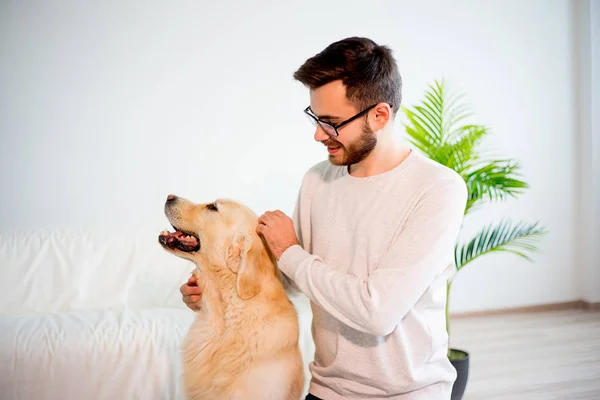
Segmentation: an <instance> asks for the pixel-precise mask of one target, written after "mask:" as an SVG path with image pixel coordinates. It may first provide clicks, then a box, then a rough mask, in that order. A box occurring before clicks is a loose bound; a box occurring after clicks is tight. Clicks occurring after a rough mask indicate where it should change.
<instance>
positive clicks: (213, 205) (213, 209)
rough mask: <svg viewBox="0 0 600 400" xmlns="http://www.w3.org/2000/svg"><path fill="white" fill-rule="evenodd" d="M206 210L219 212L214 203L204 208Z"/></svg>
mask: <svg viewBox="0 0 600 400" xmlns="http://www.w3.org/2000/svg"><path fill="white" fill-rule="evenodd" d="M206 208H208V209H209V210H210V211H219V209H218V208H217V204H216V203H210V204H208V205H207V206H206Z"/></svg>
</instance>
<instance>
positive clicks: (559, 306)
mask: <svg viewBox="0 0 600 400" xmlns="http://www.w3.org/2000/svg"><path fill="white" fill-rule="evenodd" d="M561 310H585V311H600V303H591V302H589V301H585V300H574V301H566V302H560V303H548V304H539V305H534V306H524V307H512V308H501V309H494V310H483V311H466V312H457V313H451V314H450V317H451V318H464V317H485V316H489V315H501V314H519V313H529V312H543V311H561Z"/></svg>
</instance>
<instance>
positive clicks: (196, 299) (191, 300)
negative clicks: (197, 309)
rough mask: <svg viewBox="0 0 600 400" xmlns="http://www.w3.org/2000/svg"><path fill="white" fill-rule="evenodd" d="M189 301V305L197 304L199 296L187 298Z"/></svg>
mask: <svg viewBox="0 0 600 400" xmlns="http://www.w3.org/2000/svg"><path fill="white" fill-rule="evenodd" d="M188 299H189V303H194V304H195V303H197V302H199V301H200V296H199V295H192V296H190V297H188Z"/></svg>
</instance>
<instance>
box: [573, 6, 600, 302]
mask: <svg viewBox="0 0 600 400" xmlns="http://www.w3.org/2000/svg"><path fill="white" fill-rule="evenodd" d="M575 5H576V7H575V10H576V12H575V21H577V22H578V23H577V29H576V35H577V36H576V38H577V39H578V44H579V45H578V47H577V58H576V60H577V67H578V69H577V90H578V92H577V98H578V102H577V110H578V117H579V118H578V125H577V129H578V133H579V137H578V138H579V141H578V147H577V154H578V158H579V163H578V165H579V169H578V171H577V179H576V181H577V183H578V189H579V191H578V199H577V221H578V231H577V236H576V238H577V242H576V252H577V255H576V258H575V259H576V260H577V264H578V266H579V269H580V275H579V277H580V279H581V282H580V287H581V293H582V297H583V298H584V299H585V300H586V301H589V302H600V265H599V262H598V260H600V247H599V246H598V243H600V223H599V222H600V2H598V1H591V0H586V1H578V2H576V3H575Z"/></svg>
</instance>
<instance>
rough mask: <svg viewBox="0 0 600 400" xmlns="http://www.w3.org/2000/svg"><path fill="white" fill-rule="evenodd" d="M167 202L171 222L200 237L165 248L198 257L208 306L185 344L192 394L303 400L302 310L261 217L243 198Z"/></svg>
mask: <svg viewBox="0 0 600 400" xmlns="http://www.w3.org/2000/svg"><path fill="white" fill-rule="evenodd" d="M216 204H217V208H218V211H213V210H210V209H209V208H208V207H207V204H194V203H192V202H190V201H188V200H185V199H182V198H177V199H176V200H175V201H171V202H167V204H166V205H165V214H166V215H167V218H168V219H169V222H170V223H171V224H172V225H173V226H175V227H177V228H178V229H181V230H183V231H185V232H188V233H193V234H195V235H197V236H198V238H199V239H200V244H201V248H200V250H199V251H198V252H191V253H186V252H182V251H179V250H176V249H170V248H168V247H165V248H166V249H167V250H168V251H170V252H172V253H173V254H175V255H177V256H179V257H183V258H186V259H189V260H191V261H193V262H194V263H195V264H196V266H197V269H196V272H195V273H196V275H197V277H198V285H200V286H202V287H203V289H204V291H203V294H202V307H201V309H200V311H198V312H197V315H196V319H195V321H194V322H193V324H192V326H191V327H190V330H189V332H188V334H187V336H186V338H185V341H184V344H183V349H182V350H183V381H184V386H185V391H186V394H187V396H188V398H189V399H194V400H196V399H215V400H228V399H240V400H241V399H243V400H298V399H300V398H301V395H302V390H303V387H304V369H303V361H302V355H301V352H300V348H299V344H298V337H299V328H298V316H297V313H296V310H295V308H294V306H293V304H292V303H291V302H290V300H289V299H288V297H287V295H286V293H285V290H284V287H283V284H282V282H281V280H280V275H279V271H278V269H277V268H276V263H275V260H274V259H273V257H272V254H271V253H270V252H269V251H268V248H267V246H265V244H264V242H263V241H262V240H261V238H260V237H259V236H258V235H257V234H256V232H255V229H256V225H257V223H258V218H257V216H256V215H255V214H254V213H253V212H252V211H251V210H250V209H248V208H247V207H245V206H244V205H242V204H240V203H238V202H234V201H230V200H219V201H217V202H216Z"/></svg>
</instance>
